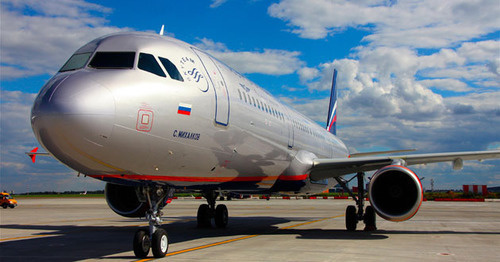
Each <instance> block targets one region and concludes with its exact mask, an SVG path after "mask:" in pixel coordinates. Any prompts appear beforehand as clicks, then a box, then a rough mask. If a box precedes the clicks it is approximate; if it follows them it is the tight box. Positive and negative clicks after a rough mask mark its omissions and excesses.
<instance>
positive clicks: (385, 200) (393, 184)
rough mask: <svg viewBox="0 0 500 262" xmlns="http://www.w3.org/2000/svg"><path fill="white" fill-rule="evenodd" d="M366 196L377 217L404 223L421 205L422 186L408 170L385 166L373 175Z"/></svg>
mask: <svg viewBox="0 0 500 262" xmlns="http://www.w3.org/2000/svg"><path fill="white" fill-rule="evenodd" d="M368 196H369V200H370V203H371V205H372V206H373V208H374V209H375V211H376V212H377V214H378V215H379V216H381V217H382V218H384V219H387V220H390V221H405V220H408V219H410V218H412V217H413V216H414V215H415V214H416V213H417V211H418V209H419V208H420V205H421V204H422V199H423V192H422V184H421V183H420V179H419V178H418V176H417V175H416V174H415V173H414V172H413V171H411V170H410V169H408V168H406V167H404V166H398V165H391V166H386V167H383V168H381V169H379V170H378V171H377V172H375V174H374V175H373V177H372V179H371V181H370V184H369V186H368Z"/></svg>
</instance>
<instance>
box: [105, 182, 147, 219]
mask: <svg viewBox="0 0 500 262" xmlns="http://www.w3.org/2000/svg"><path fill="white" fill-rule="evenodd" d="M105 195H106V202H108V206H109V207H110V208H111V209H112V210H113V211H115V213H117V214H118V215H120V216H124V217H144V216H145V214H146V211H147V210H148V209H149V205H148V204H147V203H145V202H141V201H139V198H138V196H137V193H136V190H135V187H131V186H122V185H117V184H111V183H107V184H106V188H105Z"/></svg>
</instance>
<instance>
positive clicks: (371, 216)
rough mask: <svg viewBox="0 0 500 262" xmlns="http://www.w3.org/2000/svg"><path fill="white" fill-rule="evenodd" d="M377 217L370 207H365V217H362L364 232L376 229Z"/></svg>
mask: <svg viewBox="0 0 500 262" xmlns="http://www.w3.org/2000/svg"><path fill="white" fill-rule="evenodd" d="M376 218H377V216H376V215H375V210H374V209H373V207H372V206H367V207H366V210H365V215H364V217H363V222H364V223H365V230H366V231H373V230H376V229H377V220H376Z"/></svg>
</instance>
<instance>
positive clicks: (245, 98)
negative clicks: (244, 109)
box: [243, 93, 248, 103]
mask: <svg viewBox="0 0 500 262" xmlns="http://www.w3.org/2000/svg"><path fill="white" fill-rule="evenodd" d="M243 97H244V98H245V103H248V101H247V96H246V95H245V93H243Z"/></svg>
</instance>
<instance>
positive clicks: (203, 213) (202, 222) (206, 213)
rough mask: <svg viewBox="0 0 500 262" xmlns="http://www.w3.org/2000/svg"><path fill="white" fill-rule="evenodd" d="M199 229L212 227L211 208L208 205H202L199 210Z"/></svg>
mask: <svg viewBox="0 0 500 262" xmlns="http://www.w3.org/2000/svg"><path fill="white" fill-rule="evenodd" d="M197 220H198V227H210V226H211V225H212V223H211V221H210V207H209V206H208V205H207V204H202V205H200V207H199V208H198V215H197Z"/></svg>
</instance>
